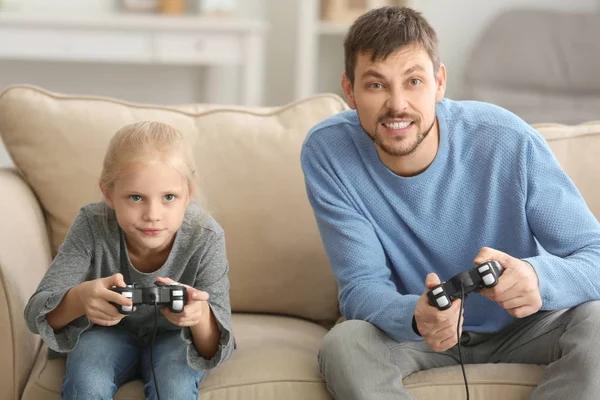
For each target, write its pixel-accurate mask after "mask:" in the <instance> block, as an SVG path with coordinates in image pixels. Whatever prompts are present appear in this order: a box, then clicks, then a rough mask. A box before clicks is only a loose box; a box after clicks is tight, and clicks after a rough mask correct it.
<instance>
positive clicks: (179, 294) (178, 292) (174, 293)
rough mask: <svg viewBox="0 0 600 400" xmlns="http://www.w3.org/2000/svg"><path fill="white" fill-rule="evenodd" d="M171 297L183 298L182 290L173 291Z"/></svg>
mask: <svg viewBox="0 0 600 400" xmlns="http://www.w3.org/2000/svg"><path fill="white" fill-rule="evenodd" d="M172 293H173V296H183V290H173V292H172Z"/></svg>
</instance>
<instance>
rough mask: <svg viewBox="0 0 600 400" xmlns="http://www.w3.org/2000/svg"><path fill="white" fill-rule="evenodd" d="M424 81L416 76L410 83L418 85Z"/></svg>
mask: <svg viewBox="0 0 600 400" xmlns="http://www.w3.org/2000/svg"><path fill="white" fill-rule="evenodd" d="M421 83H422V81H421V80H420V79H417V78H414V79H411V80H410V84H411V85H413V86H418V85H420V84H421Z"/></svg>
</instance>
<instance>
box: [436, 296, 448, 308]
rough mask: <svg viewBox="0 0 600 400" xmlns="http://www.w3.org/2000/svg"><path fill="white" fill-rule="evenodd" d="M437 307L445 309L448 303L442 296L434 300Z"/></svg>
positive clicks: (446, 298)
mask: <svg viewBox="0 0 600 400" xmlns="http://www.w3.org/2000/svg"><path fill="white" fill-rule="evenodd" d="M436 301H437V303H438V306H439V307H446V306H447V305H448V303H449V301H448V297H446V296H442V297H439V298H437V299H436Z"/></svg>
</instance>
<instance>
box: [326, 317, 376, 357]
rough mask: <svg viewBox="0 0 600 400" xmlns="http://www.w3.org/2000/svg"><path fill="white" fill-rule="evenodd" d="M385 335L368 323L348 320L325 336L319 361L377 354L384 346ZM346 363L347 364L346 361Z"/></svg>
mask: <svg viewBox="0 0 600 400" xmlns="http://www.w3.org/2000/svg"><path fill="white" fill-rule="evenodd" d="M383 335H385V334H384V333H383V332H382V331H380V330H379V329H378V328H377V327H375V326H374V325H372V324H371V323H369V322H366V321H360V320H348V321H344V322H342V323H341V324H338V325H336V326H335V327H333V329H331V331H329V332H328V333H327V335H325V337H324V338H323V342H322V343H321V348H320V349H319V360H320V361H321V362H326V361H327V360H332V361H333V360H339V359H340V358H351V357H353V356H354V354H356V353H357V352H363V351H366V352H369V353H370V354H373V353H374V352H377V348H379V347H381V346H382V345H383V346H384V347H385V345H384V344H383ZM344 362H347V360H345V361H344Z"/></svg>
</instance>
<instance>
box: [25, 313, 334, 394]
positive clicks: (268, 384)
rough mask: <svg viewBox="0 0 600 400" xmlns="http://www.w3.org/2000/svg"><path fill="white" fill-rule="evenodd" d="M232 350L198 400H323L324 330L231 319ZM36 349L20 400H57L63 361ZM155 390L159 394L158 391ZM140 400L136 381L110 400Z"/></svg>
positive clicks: (275, 320) (283, 320) (298, 323)
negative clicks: (320, 361) (319, 359)
mask: <svg viewBox="0 0 600 400" xmlns="http://www.w3.org/2000/svg"><path fill="white" fill-rule="evenodd" d="M233 329H234V332H235V335H236V341H237V345H238V347H237V349H236V350H235V351H234V352H233V355H232V357H231V359H229V360H228V361H227V362H226V363H224V364H222V365H220V366H219V367H217V368H215V369H214V370H212V371H210V372H209V373H208V374H207V375H206V376H205V377H204V379H203V380H202V382H201V388H200V392H201V395H202V400H216V399H232V400H233V399H244V400H263V399H286V400H287V399H289V400H294V399H298V400H300V399H311V400H313V399H314V400H320V399H323V400H326V399H327V400H329V399H331V398H330V397H329V394H328V393H327V389H326V388H325V384H324V383H323V381H322V379H321V377H320V375H319V368H318V364H317V351H318V348H319V345H320V343H321V339H322V338H323V336H325V334H326V333H327V330H326V329H325V328H323V327H322V326H320V325H317V324H315V323H313V322H309V321H304V320H301V319H298V318H290V317H279V316H266V315H245V314H234V315H233ZM46 350H47V348H46V346H43V347H42V350H41V352H40V355H39V357H38V359H37V362H36V364H35V366H34V369H33V371H32V374H31V378H30V380H29V382H28V384H27V387H26V388H25V392H24V394H23V398H22V400H39V399H45V400H53V399H56V400H60V388H61V385H62V380H63V376H64V373H65V360H64V359H54V360H50V361H48V360H47V358H46ZM159 389H160V388H159ZM124 399H131V400H133V399H140V400H141V399H144V391H143V385H142V381H141V380H138V381H133V382H129V383H127V384H125V385H123V386H122V387H121V388H120V389H119V391H118V392H117V395H116V396H115V400H124Z"/></svg>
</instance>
